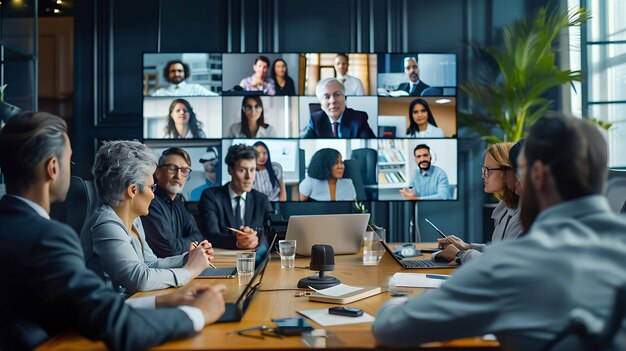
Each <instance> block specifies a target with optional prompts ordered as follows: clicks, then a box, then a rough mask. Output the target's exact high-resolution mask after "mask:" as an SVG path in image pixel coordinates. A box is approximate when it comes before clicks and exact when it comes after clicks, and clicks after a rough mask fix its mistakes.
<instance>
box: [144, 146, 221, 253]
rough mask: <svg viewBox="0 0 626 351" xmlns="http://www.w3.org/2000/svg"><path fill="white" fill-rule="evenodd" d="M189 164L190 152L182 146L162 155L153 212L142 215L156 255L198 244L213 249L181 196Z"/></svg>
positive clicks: (188, 171) (156, 176)
mask: <svg viewBox="0 0 626 351" xmlns="http://www.w3.org/2000/svg"><path fill="white" fill-rule="evenodd" d="M190 166H191V158H190V157H189V154H188V153H187V151H185V150H184V149H181V148H179V147H171V148H169V149H166V150H165V151H163V153H162V154H161V157H160V158H159V164H158V166H157V169H156V172H155V173H154V176H155V178H156V183H157V184H158V187H157V189H156V190H155V191H154V200H152V202H151V203H150V212H149V213H148V215H147V216H144V217H141V222H142V224H143V228H144V231H145V233H146V241H147V242H148V245H149V246H150V248H151V249H152V251H153V252H154V254H155V255H157V257H170V256H177V255H182V254H184V253H185V252H187V251H190V250H191V249H193V248H195V247H196V246H198V245H200V246H202V247H203V248H205V249H210V248H211V244H210V243H209V242H207V241H206V240H204V235H202V233H200V231H199V230H198V226H197V225H196V221H195V220H194V219H193V216H192V215H191V214H190V213H189V212H188V211H187V209H186V208H185V200H184V199H183V197H182V195H180V193H181V192H182V191H183V187H184V186H185V182H186V181H187V178H189V175H190V174H191V168H190Z"/></svg>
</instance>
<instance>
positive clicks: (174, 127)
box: [163, 99, 206, 139]
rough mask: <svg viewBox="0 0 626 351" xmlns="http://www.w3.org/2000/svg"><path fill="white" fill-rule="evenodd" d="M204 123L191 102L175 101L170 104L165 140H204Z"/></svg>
mask: <svg viewBox="0 0 626 351" xmlns="http://www.w3.org/2000/svg"><path fill="white" fill-rule="evenodd" d="M202 127H203V126H202V122H200V121H198V117H196V113H195V112H193V108H192V107H191V104H190V103H189V101H187V100H185V99H175V100H173V101H172V103H171V104H170V108H169V113H168V114H167V125H166V126H165V129H164V133H165V135H164V136H163V138H164V139H204V138H206V134H204V132H203V131H202Z"/></svg>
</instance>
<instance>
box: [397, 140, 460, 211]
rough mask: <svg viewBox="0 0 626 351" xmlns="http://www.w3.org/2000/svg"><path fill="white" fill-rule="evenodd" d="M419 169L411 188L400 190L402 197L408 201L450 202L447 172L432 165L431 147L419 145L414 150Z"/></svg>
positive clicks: (416, 171)
mask: <svg viewBox="0 0 626 351" xmlns="http://www.w3.org/2000/svg"><path fill="white" fill-rule="evenodd" d="M413 155H414V156H415V163H417V169H416V170H415V176H414V177H413V181H411V187H409V188H408V189H400V195H402V196H403V197H404V198H405V199H407V200H448V199H449V198H450V184H449V182H448V175H447V174H446V172H445V171H444V170H443V169H441V168H439V167H437V166H434V165H432V164H431V161H432V156H431V154H430V147H428V145H426V144H419V145H417V146H416V147H415V149H414V150H413Z"/></svg>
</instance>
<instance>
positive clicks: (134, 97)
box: [72, 0, 543, 240]
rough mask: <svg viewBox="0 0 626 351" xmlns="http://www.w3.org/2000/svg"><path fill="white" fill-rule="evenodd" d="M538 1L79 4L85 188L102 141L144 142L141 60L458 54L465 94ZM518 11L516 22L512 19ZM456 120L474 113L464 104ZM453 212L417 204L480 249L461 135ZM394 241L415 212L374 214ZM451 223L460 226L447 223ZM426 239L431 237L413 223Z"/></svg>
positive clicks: (466, 140) (478, 147)
mask: <svg viewBox="0 0 626 351" xmlns="http://www.w3.org/2000/svg"><path fill="white" fill-rule="evenodd" d="M541 3H543V1H538V0H507V1H494V0H440V1H437V2H433V1H428V0H411V1H409V0H318V1H315V3H314V4H313V2H311V1H304V0H301V1H296V0H232V1H228V0H208V1H207V0H184V1H182V0H134V1H122V0H109V1H106V0H81V1H77V2H76V3H75V13H76V16H75V58H74V62H75V68H74V69H75V75H74V87H75V118H74V122H73V123H74V126H73V127H74V130H75V131H76V132H75V133H73V135H72V142H73V145H74V155H75V160H76V161H77V163H78V165H79V167H78V170H77V172H76V173H77V174H78V175H80V176H83V177H86V178H89V177H90V175H89V169H90V166H91V164H92V163H93V156H94V153H95V150H96V147H97V142H98V140H102V139H135V138H137V139H139V138H141V135H142V119H141V106H142V103H141V102H142V96H141V94H142V90H141V72H142V69H141V68H142V67H141V66H142V53H143V52H158V51H162V52H172V51H178V52H181V51H187V52H249V53H255V52H299V51H309V52H338V51H344V52H385V51H390V52H408V51H413V52H415V51H421V52H451V53H455V54H457V55H458V56H457V57H458V62H459V65H458V67H459V82H460V83H462V82H464V81H467V80H468V79H471V78H472V77H473V74H474V70H473V67H474V65H476V64H477V63H478V62H477V61H476V60H477V58H476V57H475V56H474V55H473V54H472V48H471V46H470V43H472V44H493V43H494V42H495V41H496V40H497V35H496V34H495V33H496V31H497V29H498V27H500V26H503V25H506V24H508V23H511V22H512V21H513V20H515V19H516V18H519V17H521V16H523V15H524V13H527V12H528V11H529V10H531V9H534V8H535V7H537V6H538V5H540V4H541ZM511 8H513V9H515V11H511V10H510V9H511ZM457 104H458V105H459V108H460V109H464V108H467V99H466V97H464V96H463V95H459V97H458V98H457ZM459 136H460V139H459V164H460V167H459V194H460V195H461V197H460V200H459V201H456V202H446V203H435V202H425V203H419V205H418V209H419V211H420V218H421V215H422V214H428V216H429V218H431V219H432V220H433V221H436V222H439V223H446V224H445V225H444V227H445V228H444V229H445V230H446V231H448V232H450V233H458V234H460V235H461V236H463V237H465V238H467V239H470V240H482V217H481V210H482V204H483V195H482V186H481V179H480V165H481V164H482V157H483V154H482V149H483V148H484V145H483V144H482V143H481V142H480V141H479V140H477V139H476V138H475V137H467V136H468V134H467V133H464V132H462V131H459ZM372 207H373V209H372V212H373V215H374V219H375V222H377V223H378V224H380V225H383V226H385V227H387V229H388V233H389V234H388V235H389V236H390V237H391V238H392V239H394V238H396V239H397V238H404V237H406V236H407V235H408V233H409V219H410V217H411V214H412V211H413V209H412V206H411V204H410V203H404V202H400V203H375V204H372ZM449 218H455V220H453V221H450V220H449ZM417 224H418V227H419V228H420V229H422V231H421V232H422V234H423V235H422V236H423V238H425V239H427V240H432V239H434V238H435V235H434V232H432V231H431V230H430V229H429V228H426V227H424V226H422V223H417Z"/></svg>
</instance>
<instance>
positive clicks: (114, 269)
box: [80, 140, 213, 294]
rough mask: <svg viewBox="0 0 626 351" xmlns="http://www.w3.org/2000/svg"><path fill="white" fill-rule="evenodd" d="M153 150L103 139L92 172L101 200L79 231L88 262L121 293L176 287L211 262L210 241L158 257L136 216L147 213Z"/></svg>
mask: <svg viewBox="0 0 626 351" xmlns="http://www.w3.org/2000/svg"><path fill="white" fill-rule="evenodd" d="M154 171H155V163H154V156H153V155H152V152H151V151H150V149H148V147H147V146H145V145H143V144H142V143H140V142H138V141H126V140H121V141H109V142H105V143H104V144H103V145H102V147H101V148H100V150H98V152H97V153H96V159H95V162H94V165H93V169H92V173H93V178H94V180H95V183H96V190H97V191H98V196H99V197H100V200H101V201H102V206H100V207H98V208H97V209H96V210H95V212H94V214H93V215H92V216H91V218H89V219H88V220H87V221H86V223H85V226H84V227H83V228H84V229H83V232H82V233H81V235H80V240H81V243H82V247H83V251H84V252H85V261H86V262H87V267H89V268H90V269H92V270H93V271H94V272H96V273H97V274H99V275H100V276H101V277H103V279H104V280H105V281H106V282H107V283H108V284H112V286H113V288H114V289H116V290H117V291H119V292H121V293H127V294H131V293H136V292H138V291H150V290H158V289H165V288H171V287H179V286H183V285H185V284H187V283H188V282H190V281H191V280H192V279H193V278H195V277H196V276H198V274H200V272H202V271H203V270H204V269H205V268H207V267H209V265H210V260H211V259H212V258H213V257H212V256H211V255H212V254H213V249H212V248H211V245H210V244H209V243H208V242H202V243H200V244H193V245H189V253H188V254H186V255H178V256H172V257H168V258H157V257H156V256H155V255H154V253H153V252H152V249H151V248H150V246H148V243H147V242H146V236H145V233H144V230H143V225H142V224H141V219H139V217H140V216H146V215H147V214H148V209H149V207H150V202H151V201H152V199H154V191H155V189H156V187H157V185H158V184H156V183H154V178H153V174H154Z"/></svg>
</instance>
